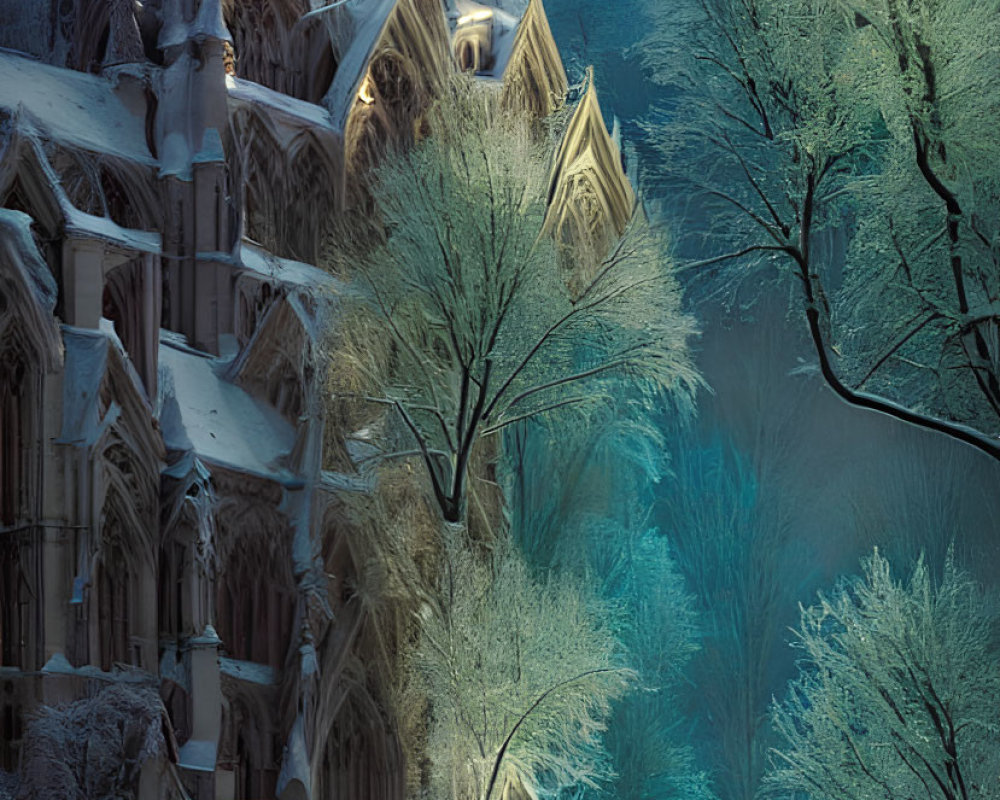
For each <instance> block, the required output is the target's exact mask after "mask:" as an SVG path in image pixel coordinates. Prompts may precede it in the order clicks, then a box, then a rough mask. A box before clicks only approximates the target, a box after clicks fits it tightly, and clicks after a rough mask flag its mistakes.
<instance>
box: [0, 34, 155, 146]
mask: <svg viewBox="0 0 1000 800" xmlns="http://www.w3.org/2000/svg"><path fill="white" fill-rule="evenodd" d="M0 107H2V108H7V109H11V110H17V109H20V113H21V114H22V115H23V116H24V117H25V118H26V119H28V120H30V122H31V123H32V127H34V128H35V129H36V132H42V131H44V133H45V135H46V136H47V137H48V138H51V139H53V140H55V141H57V142H67V143H70V144H72V145H74V146H77V147H80V148H82V149H84V150H89V151H91V152H97V153H104V154H107V155H112V156H118V157H119V158H126V159H130V160H132V161H135V162H138V163H141V164H147V165H150V166H152V165H154V164H155V163H156V160H155V159H154V158H153V156H152V154H151V153H150V152H149V149H148V147H147V146H146V133H145V120H144V119H142V118H140V117H138V116H136V115H135V114H133V113H132V112H131V111H129V110H128V108H126V106H125V105H124V104H123V103H122V102H121V100H119V98H118V95H117V94H116V92H115V87H114V85H113V84H112V83H111V82H110V81H109V80H108V79H107V78H104V77H100V76H97V75H91V74H89V73H85V72H78V71H76V70H70V69H61V68H59V67H55V66H52V65H51V64H46V63H45V62H43V61H39V60H37V59H34V58H30V57H28V56H26V55H25V54H23V53H18V52H16V51H14V52H11V51H7V50H0Z"/></svg>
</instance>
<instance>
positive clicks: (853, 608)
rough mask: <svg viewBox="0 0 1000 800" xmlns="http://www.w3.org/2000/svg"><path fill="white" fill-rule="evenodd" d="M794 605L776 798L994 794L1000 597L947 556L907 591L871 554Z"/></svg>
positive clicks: (998, 780)
mask: <svg viewBox="0 0 1000 800" xmlns="http://www.w3.org/2000/svg"><path fill="white" fill-rule="evenodd" d="M862 573H863V574H862V576H861V577H860V578H858V579H855V580H853V581H849V582H846V583H845V584H843V585H842V586H840V587H839V588H838V589H836V590H835V591H834V592H833V593H832V594H831V595H830V596H824V595H820V598H819V602H818V603H817V604H816V605H813V606H811V607H810V608H803V609H802V620H801V625H800V627H799V629H798V639H799V641H798V647H799V648H800V650H801V661H800V674H799V677H798V679H797V680H796V681H794V682H793V683H792V684H791V687H790V689H789V693H788V696H787V698H786V699H785V701H784V702H783V703H781V704H780V705H777V706H776V707H775V708H774V724H775V727H776V728H777V730H778V731H779V733H780V734H781V736H782V738H783V739H784V741H783V743H782V744H781V745H780V746H779V747H778V748H777V749H776V750H775V751H774V752H773V756H772V768H771V770H770V772H769V775H768V782H769V784H770V787H771V788H772V789H774V790H775V791H776V793H782V796H784V793H798V792H801V793H803V794H804V795H807V796H808V797H810V798H813V800H857V798H861V797H880V798H886V800H908V799H909V798H914V797H924V798H930V799H931V800H978V799H979V798H982V799H983V800H985V798H993V797H997V796H1000V723H998V718H997V698H998V697H1000V666H998V665H1000V650H998V647H997V645H998V640H997V614H996V611H997V604H996V598H995V597H992V596H990V595H988V594H987V593H986V592H984V590H983V589H982V588H981V587H980V586H979V585H978V584H976V583H975V582H974V581H973V580H972V579H970V578H969V576H968V575H967V574H965V573H963V572H962V571H961V570H959V569H958V568H957V567H956V566H955V564H954V562H953V560H952V559H951V558H949V559H948V561H947V562H946V564H945V566H944V569H943V577H942V578H941V580H940V582H937V581H934V580H933V579H932V578H931V575H930V570H929V569H928V568H927V565H926V564H925V563H924V562H923V561H922V560H921V561H920V562H919V563H918V564H917V566H916V568H915V569H914V570H913V572H912V575H911V577H910V579H909V581H907V582H906V583H903V582H899V581H896V580H894V579H893V577H892V575H891V573H890V567H889V563H888V562H887V561H886V559H885V558H883V557H882V556H881V555H880V554H879V553H878V551H877V550H876V551H875V553H874V554H873V555H872V556H871V557H870V558H868V559H867V560H866V561H865V562H864V563H863V570H862Z"/></svg>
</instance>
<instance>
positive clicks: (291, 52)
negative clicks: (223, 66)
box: [224, 0, 337, 103]
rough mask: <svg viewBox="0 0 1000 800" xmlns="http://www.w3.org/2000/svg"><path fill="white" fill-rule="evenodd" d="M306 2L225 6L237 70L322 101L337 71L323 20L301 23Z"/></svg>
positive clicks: (259, 0) (241, 1)
mask: <svg viewBox="0 0 1000 800" xmlns="http://www.w3.org/2000/svg"><path fill="white" fill-rule="evenodd" d="M309 10H310V8H309V4H308V3H307V2H305V1H304V0H233V1H232V2H229V3H227V4H225V6H224V14H225V19H226V25H227V26H228V27H229V31H230V34H231V35H232V37H233V50H234V56H235V63H234V65H233V69H234V71H235V74H236V75H237V76H238V77H240V78H243V79H245V80H249V81H253V82H254V83H259V84H262V85H264V86H267V87H268V88H269V89H274V90H275V91H278V92H281V93H283V94H287V95H291V96H292V97H295V98H298V99H299V100H306V101H307V102H310V103H319V102H320V101H321V100H322V99H323V96H324V95H325V94H326V92H327V90H328V89H329V88H330V84H331V82H332V81H333V76H334V73H335V72H336V66H337V65H336V62H335V59H334V55H333V50H332V48H331V44H330V37H329V34H328V33H327V29H326V27H325V25H323V23H322V20H320V19H317V18H310V19H307V20H305V21H301V20H302V17H303V16H305V15H306V14H307V13H308V12H309Z"/></svg>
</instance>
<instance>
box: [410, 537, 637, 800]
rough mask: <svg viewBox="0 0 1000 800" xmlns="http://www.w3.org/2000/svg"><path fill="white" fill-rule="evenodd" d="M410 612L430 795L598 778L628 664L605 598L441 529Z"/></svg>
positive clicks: (472, 799)
mask: <svg viewBox="0 0 1000 800" xmlns="http://www.w3.org/2000/svg"><path fill="white" fill-rule="evenodd" d="M421 616H422V618H421V625H420V628H421V633H420V640H419V644H418V646H417V649H416V651H415V653H414V654H413V655H412V657H411V661H410V669H411V674H412V679H413V680H414V681H415V682H416V683H417V684H418V685H419V686H420V688H421V690H422V691H423V692H425V693H426V695H427V697H428V698H429V700H430V704H431V708H432V719H431V722H430V731H429V735H428V747H427V752H428V756H429V758H430V760H431V763H432V767H433V771H432V786H431V788H432V792H433V793H434V795H435V796H437V797H442V798H443V797H452V798H453V799H454V800H488V798H489V797H491V796H496V797H500V796H503V797H525V796H527V797H537V796H538V793H539V792H541V791H547V792H553V793H554V792H556V791H558V790H559V789H560V788H564V787H574V786H593V785H596V784H597V782H598V781H601V780H603V779H605V778H607V777H608V774H609V773H608V759H607V754H606V752H605V749H604V746H603V743H602V734H603V732H604V729H605V726H606V721H607V717H608V715H609V714H610V710H611V702H612V701H613V700H614V699H616V698H618V697H620V696H621V695H622V694H623V693H624V691H625V689H626V687H627V686H628V684H629V683H630V681H631V680H632V675H633V673H632V672H631V670H629V669H626V668H624V667H623V665H622V653H621V652H620V647H619V645H618V643H617V641H616V639H615V636H614V635H613V633H612V630H611V628H610V620H611V618H612V617H613V616H614V609H613V607H612V606H610V605H609V604H608V603H605V602H602V601H600V600H598V598H597V597H596V595H595V594H594V593H593V592H592V591H591V590H589V588H588V585H587V584H586V583H585V582H584V581H582V580H580V579H579V578H576V577H572V576H569V575H561V576H557V575H549V576H547V577H544V578H536V577H533V576H532V575H531V573H530V571H529V569H528V567H527V565H526V564H525V562H524V560H523V558H522V557H521V556H520V555H519V554H518V553H517V551H516V550H515V549H514V548H513V546H512V545H511V544H510V543H509V541H506V540H500V541H497V542H496V543H495V544H494V545H493V547H492V549H491V550H490V551H489V552H486V553H483V552H478V548H476V547H475V546H474V545H471V544H470V543H469V541H468V537H467V536H465V535H464V534H463V533H461V532H460V531H456V530H454V529H452V528H449V529H448V531H447V532H446V535H445V536H444V546H443V567H442V571H441V584H440V587H439V589H438V591H437V592H436V594H435V599H434V600H433V601H428V602H427V603H426V604H425V605H424V607H423V611H422V612H421Z"/></svg>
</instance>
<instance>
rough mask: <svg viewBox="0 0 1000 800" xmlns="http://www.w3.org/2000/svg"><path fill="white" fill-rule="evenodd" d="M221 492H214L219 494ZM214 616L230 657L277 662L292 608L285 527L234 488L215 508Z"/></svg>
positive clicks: (278, 664) (284, 647)
mask: <svg viewBox="0 0 1000 800" xmlns="http://www.w3.org/2000/svg"><path fill="white" fill-rule="evenodd" d="M224 494H225V492H224V490H223V491H220V496H223V495H224ZM217 526H218V532H219V535H218V539H219V547H218V549H219V576H218V579H217V581H216V595H217V596H216V620H217V630H218V633H219V637H220V638H221V639H222V642H223V649H224V651H225V653H226V654H227V655H228V656H229V657H230V658H235V659H238V660H241V661H254V662H257V663H260V664H268V665H270V666H272V667H274V668H276V669H278V668H280V667H281V666H283V664H284V661H285V657H286V655H287V650H288V645H289V641H290V636H291V629H292V622H293V618H294V613H295V597H296V595H295V589H294V585H295V583H294V579H293V578H292V575H291V570H290V567H289V564H290V562H291V543H290V532H289V529H288V526H287V523H286V522H284V521H283V519H282V518H280V517H277V516H275V515H274V514H273V513H270V512H269V510H268V508H267V507H266V505H265V504H264V503H263V502H262V500H261V498H254V499H251V498H250V497H248V496H247V495H245V494H242V493H234V494H233V495H232V496H230V498H229V499H228V500H227V501H226V502H224V503H222V504H221V505H220V507H219V510H218V513H217Z"/></svg>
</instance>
